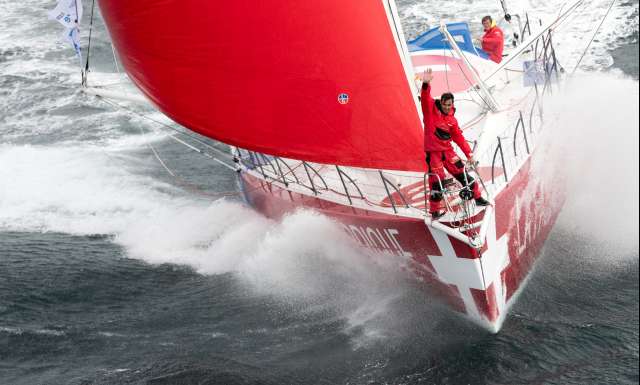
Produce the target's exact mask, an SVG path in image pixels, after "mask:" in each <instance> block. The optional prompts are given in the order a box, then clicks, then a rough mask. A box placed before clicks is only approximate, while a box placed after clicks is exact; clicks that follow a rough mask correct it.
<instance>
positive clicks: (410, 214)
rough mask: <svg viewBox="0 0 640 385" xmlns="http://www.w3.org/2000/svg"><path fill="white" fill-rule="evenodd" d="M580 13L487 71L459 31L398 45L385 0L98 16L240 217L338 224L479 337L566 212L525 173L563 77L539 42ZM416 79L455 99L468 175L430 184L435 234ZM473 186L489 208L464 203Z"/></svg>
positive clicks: (197, 6) (549, 182)
mask: <svg viewBox="0 0 640 385" xmlns="http://www.w3.org/2000/svg"><path fill="white" fill-rule="evenodd" d="M581 4H582V1H577V2H575V3H573V4H570V5H569V6H568V7H566V8H565V9H564V10H563V11H562V12H561V13H559V14H558V15H557V17H556V18H555V19H553V20H551V21H550V22H548V23H547V24H545V25H542V26H539V27H538V28H534V26H533V25H532V24H531V23H529V21H528V16H526V17H525V16H523V17H522V18H520V20H521V23H520V24H519V25H518V26H517V30H518V35H517V37H516V38H515V43H516V45H515V47H512V48H511V49H510V52H508V53H507V56H506V57H505V58H504V59H503V60H502V62H501V63H500V64H497V63H495V62H493V61H491V60H488V59H487V57H486V55H485V54H484V53H483V52H482V51H481V50H479V49H478V48H477V47H475V46H474V45H473V41H472V39H471V33H470V31H469V28H468V26H467V25H466V24H465V23H454V24H442V25H440V26H439V27H436V28H434V29H432V30H430V31H427V32H425V33H424V34H422V35H420V36H419V37H417V38H416V39H414V40H412V41H410V42H407V41H406V39H405V37H404V34H403V32H402V26H401V25H400V23H399V17H398V14H397V10H396V7H395V4H394V2H393V1H389V0H384V1H376V2H372V3H370V4H368V5H367V6H365V7H363V6H362V5H360V4H355V3H350V2H346V3H345V2H342V1H337V0H325V1H322V2H318V3H312V2H302V3H299V2H295V3H285V2H281V1H272V2H271V1H270V2H267V3H265V2H260V3H259V4H255V7H254V9H253V12H251V13H246V11H245V9H246V4H241V3H239V2H230V3H229V4H218V3H216V4H209V3H204V4H203V3H201V2H192V1H181V2H177V1H166V2H163V3H161V4H155V3H154V5H153V6H151V5H150V4H149V2H148V1H136V2H130V1H124V0H112V1H108V2H104V1H103V2H99V5H100V8H101V11H102V14H103V17H104V19H105V22H106V25H107V27H108V30H109V33H110V35H111V38H112V41H113V45H114V47H115V50H116V51H117V53H118V57H119V59H120V61H121V63H122V65H123V68H124V69H125V71H126V72H127V74H128V76H129V78H130V79H131V81H132V82H133V83H134V84H135V85H136V86H137V87H138V88H139V89H140V90H141V91H142V93H143V94H144V96H145V97H146V98H147V99H148V100H150V101H151V102H152V103H153V104H154V105H155V106H156V107H157V108H158V109H159V110H160V111H161V112H163V113H164V114H165V115H166V116H168V117H170V118H171V119H173V120H174V121H176V122H177V123H179V124H181V125H182V126H184V127H186V128H187V129H189V130H192V131H195V132H197V133H199V134H202V135H204V136H206V137H209V138H212V139H215V140H219V141H221V142H224V143H227V144H229V145H230V146H231V151H232V155H233V159H234V162H235V164H234V166H233V167H234V168H235V170H237V171H238V178H239V181H240V183H241V186H242V190H243V193H244V195H245V198H246V200H247V202H248V203H249V204H250V205H251V206H253V207H255V208H256V209H257V210H258V211H260V212H262V213H264V214H265V215H267V216H269V217H280V216H282V215H285V214H287V213H289V212H292V211H293V210H296V209H299V208H311V209H314V210H316V211H319V212H322V213H323V214H326V215H328V216H330V217H332V218H335V219H336V220H337V221H339V222H340V223H342V225H343V227H344V229H345V231H346V232H347V233H348V234H349V235H350V236H352V237H353V238H354V239H355V240H356V241H357V242H358V243H360V244H361V245H362V246H363V247H366V248H370V249H373V250H376V251H379V252H383V253H387V254H391V255H395V256H396V257H397V258H399V259H400V260H401V261H402V262H403V263H404V264H405V265H406V266H407V267H408V271H410V272H411V274H412V276H413V277H415V278H417V279H419V280H421V281H423V282H425V283H426V284H428V286H429V287H430V288H432V289H433V290H432V292H437V293H438V294H440V295H441V296H442V298H444V299H445V300H446V301H447V302H448V303H450V304H451V307H452V308H453V309H455V310H457V311H460V312H461V313H464V314H466V315H467V316H468V317H469V318H470V319H472V320H473V321H475V322H477V323H479V324H481V325H483V326H485V327H486V328H488V329H489V330H491V331H493V332H497V331H498V330H499V329H500V327H501V325H502V322H503V320H504V318H505V316H506V314H507V311H508V308H509V306H510V305H511V304H512V303H513V302H514V300H515V298H516V297H517V295H516V294H517V292H518V291H519V290H520V289H521V288H522V287H523V285H524V282H525V281H526V278H527V276H528V275H529V273H530V272H531V270H532V267H533V264H534V262H535V257H536V256H537V255H538V253H539V251H540V248H541V247H542V245H543V243H544V240H545V239H546V237H547V235H548V233H549V231H550V229H551V227H552V226H553V223H554V222H555V219H556V217H557V215H558V213H559V211H560V209H561V207H562V202H563V200H564V198H563V188H562V183H560V182H559V181H558V180H557V178H558V177H557V176H555V175H554V173H555V171H554V168H553V167H545V168H544V169H543V170H539V169H537V168H536V164H535V159H536V157H540V150H539V149H538V146H537V143H538V138H539V136H540V131H541V129H542V121H543V111H542V106H543V99H544V98H545V97H546V95H548V93H549V92H550V91H551V90H552V88H553V87H554V82H557V81H558V80H559V79H560V78H561V67H560V64H559V63H558V61H557V58H556V55H555V50H554V45H553V40H552V36H553V30H554V28H555V27H557V26H558V25H560V23H562V22H563V21H564V20H565V19H566V17H567V16H568V15H569V14H570V13H571V12H572V11H574V10H575V9H576V8H577V7H578V6H580V5H581ZM176 9H180V10H181V11H180V17H179V18H176V17H174V12H175V10H176ZM292 14H294V15H296V16H297V17H294V18H292V17H291V15H292ZM354 20H358V21H362V22H358V23H354ZM185 25H186V26H188V28H184V27H185ZM265 31H269V32H268V33H265ZM427 68H429V69H431V70H432V71H434V75H435V78H434V80H433V84H432V92H433V95H440V94H441V93H442V92H445V91H447V92H451V93H453V94H454V95H455V100H456V108H457V111H459V113H457V115H456V116H457V118H458V120H459V121H460V123H461V127H462V129H463V131H464V134H465V137H466V138H467V139H468V140H469V141H470V144H471V145H472V147H473V153H474V159H475V160H476V161H477V164H469V165H468V166H467V167H466V171H465V180H466V183H459V182H458V181H455V180H453V179H450V178H445V179H443V180H440V181H439V183H440V184H441V186H442V189H443V195H444V204H445V206H446V209H447V210H446V214H445V215H444V216H442V217H440V218H437V219H434V218H433V217H432V215H431V214H430V210H429V205H430V204H432V202H429V199H428V196H429V195H430V194H431V192H432V191H431V190H432V186H431V185H430V184H429V183H428V177H429V175H428V174H429V173H428V172H427V171H428V170H427V169H426V164H425V160H424V150H423V126H422V123H421V122H422V118H423V116H422V112H421V109H420V102H421V101H420V100H419V87H418V85H417V84H416V82H415V79H416V74H420V73H422V72H423V71H424V70H425V69H427ZM87 69H88V68H87ZM86 74H87V73H86V72H85V75H86ZM84 84H85V90H86V91H87V92H89V93H92V94H96V95H100V96H102V97H105V98H118V97H120V96H122V95H121V94H119V93H118V92H114V91H111V90H109V89H108V88H100V87H93V85H92V84H88V83H87V82H84ZM90 86H91V87H90ZM125 98H128V99H133V98H132V97H131V96H125ZM472 180H476V183H479V184H480V185H481V186H482V192H483V194H484V196H486V197H487V198H488V199H489V201H490V202H491V203H492V204H491V205H490V206H486V207H481V206H478V205H476V204H475V202H474V200H473V199H469V190H470V186H471V181H472Z"/></svg>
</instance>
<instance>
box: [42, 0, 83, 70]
mask: <svg viewBox="0 0 640 385" xmlns="http://www.w3.org/2000/svg"><path fill="white" fill-rule="evenodd" d="M47 14H48V16H49V19H50V20H56V21H58V22H59V23H60V24H62V25H63V26H64V27H65V30H64V32H63V33H62V38H63V39H64V40H66V41H68V42H69V43H70V44H71V45H72V46H73V49H74V50H75V51H76V55H77V56H78V58H80V62H82V52H81V50H80V28H79V26H80V21H81V20H82V1H81V0H58V5H56V7H55V8H54V9H52V10H51V11H49V12H48V13H47Z"/></svg>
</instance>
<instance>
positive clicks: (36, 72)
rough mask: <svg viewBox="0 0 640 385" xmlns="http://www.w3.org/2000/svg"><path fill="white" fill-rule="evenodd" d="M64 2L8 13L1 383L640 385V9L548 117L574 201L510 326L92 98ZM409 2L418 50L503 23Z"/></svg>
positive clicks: (608, 37)
mask: <svg viewBox="0 0 640 385" xmlns="http://www.w3.org/2000/svg"><path fill="white" fill-rule="evenodd" d="M508 4H509V6H510V11H511V12H512V13H514V10H515V12H517V10H519V9H525V8H526V9H534V10H536V12H539V13H541V14H543V15H545V14H546V15H549V14H552V13H554V12H556V11H557V9H559V7H560V6H561V2H560V1H557V0H549V1H544V2H543V1H534V0H532V1H527V2H525V1H518V2H509V3H508ZM53 6H54V2H53V1H44V0H24V1H20V2H17V1H10V0H0V14H1V15H2V20H3V23H2V24H3V27H2V28H1V29H0V384H29V385H31V384H637V383H638V382H639V376H638V359H639V357H638V322H639V320H638V310H639V309H638V280H639V278H638V200H639V199H638V1H637V0H635V1H633V0H632V1H620V2H616V3H615V4H614V6H613V8H612V10H611V12H610V14H609V15H608V16H607V19H605V22H604V23H603V26H602V28H601V30H600V31H599V33H598V35H596V38H595V39H594V41H593V44H591V46H590V47H589V50H588V51H587V55H586V56H585V58H584V59H583V61H582V62H581V66H580V68H579V71H578V74H577V75H576V77H575V78H574V79H573V80H572V81H571V82H569V83H568V84H569V85H568V86H567V87H566V89H564V90H563V91H562V92H561V93H559V94H557V95H556V99H555V102H553V103H552V105H551V106H550V107H549V109H550V111H552V113H554V112H555V114H556V116H555V118H554V119H552V120H551V121H552V122H554V123H555V126H554V128H553V129H554V130H557V132H558V134H557V135H551V138H552V142H553V143H549V144H548V145H549V146H555V147H556V148H558V149H560V150H561V152H562V153H563V155H564V156H563V157H562V158H561V159H562V160H561V161H558V162H554V163H550V165H549V167H557V168H561V169H563V170H564V171H565V172H566V175H567V181H568V193H569V194H568V198H567V202H566V205H565V207H564V209H563V211H562V213H561V215H560V218H559V219H558V222H557V223H556V225H555V227H554V229H553V231H552V233H551V235H550V236H549V238H548V240H547V242H546V244H545V247H544V249H543V251H542V253H541V255H540V257H539V262H538V263H537V265H536V269H535V271H534V272H533V274H532V275H531V277H530V279H529V282H528V285H527V287H526V289H525V290H524V291H523V292H522V294H521V296H520V298H519V300H518V302H517V303H516V304H515V306H514V307H513V308H512V309H511V311H510V314H509V315H508V317H507V319H506V321H505V324H504V326H503V329H502V330H501V332H500V333H499V334H496V335H493V334H489V333H487V332H486V331H484V330H482V329H480V328H478V327H476V326H474V325H473V324H471V323H469V322H467V321H466V320H465V319H463V318H461V317H460V316H458V315H456V314H453V313H452V312H450V311H448V310H447V309H446V308H445V307H444V306H443V305H441V304H439V303H438V302H437V301H435V300H431V299H430V298H429V297H428V296H425V293H424V291H423V290H422V289H421V288H420V287H417V286H416V285H415V284H413V283H412V282H407V280H406V279H405V277H404V275H403V274H400V273H399V272H398V270H397V268H396V266H394V265H393V263H389V261H388V260H385V259H384V258H380V257H376V256H370V255H366V253H364V252H363V251H362V250H360V249H358V248H357V247H356V246H355V245H353V244H352V243H351V241H350V240H348V239H346V237H345V236H344V235H343V234H342V232H341V231H340V229H339V228H337V227H336V226H335V224H333V223H332V222H331V221H330V220H328V219H327V218H323V217H321V216H319V215H317V214H314V213H312V212H306V211H301V212H297V213H294V214H292V215H290V216H288V217H286V218H285V219H283V220H282V221H277V222H276V221H271V220H268V219H265V218H264V217H262V216H260V215H259V214H258V213H256V212H254V211H252V210H251V209H250V208H249V207H247V206H245V204H244V203H243V201H242V199H241V197H240V195H239V190H238V188H237V184H236V180H235V176H234V174H233V173H230V172H228V170H226V169H225V168H224V167H222V166H220V165H218V164H217V163H215V162H211V161H209V160H207V159H206V158H203V157H201V156H200V155H198V154H197V153H192V152H190V151H187V150H185V148H184V147H182V146H180V145H178V144H176V143H175V142H173V141H171V140H169V139H168V137H167V132H166V131H163V130H162V129H161V127H159V126H158V125H156V124H154V123H153V122H151V121H149V120H147V119H144V118H141V117H140V116H139V115H136V114H132V113H130V112H129V111H126V110H122V109H119V108H115V107H114V106H112V105H109V104H106V103H104V102H101V101H99V100H97V99H94V98H92V97H89V96H87V95H84V94H82V93H81V92H79V88H78V83H79V70H78V63H77V59H75V58H74V57H73V53H72V51H71V50H70V49H69V47H67V46H66V45H65V44H64V43H63V42H61V41H60V38H59V34H60V28H59V26H58V25H57V24H55V23H54V22H51V21H48V20H47V19H46V10H48V9H51V8H53ZM89 6H90V4H89V2H85V16H86V17H85V20H84V28H83V42H84V43H86V38H87V36H86V33H87V32H88V19H89V18H88V15H89ZM398 6H399V11H400V14H401V17H402V20H403V25H404V28H405V32H406V35H407V38H410V37H413V36H415V35H416V34H417V33H419V32H420V31H422V30H424V29H426V28H427V27H429V26H433V25H435V24H436V23H437V21H438V20H439V18H441V17H443V18H445V19H449V20H454V18H455V19H456V20H469V21H471V22H472V25H474V27H473V28H474V33H479V29H480V28H479V21H478V20H479V18H480V17H481V16H483V15H484V14H494V15H495V14H499V11H500V9H499V2H493V1H488V0H481V1H473V2H471V1H465V2H445V1H441V0H437V1H432V2H428V3H427V2H422V1H420V2H418V1H415V0H398ZM608 6H609V2H608V1H600V0H597V1H592V2H589V3H588V4H587V6H586V7H585V8H584V10H583V11H582V13H580V14H579V15H577V16H575V17H573V18H572V19H571V21H570V23H569V24H567V25H566V26H565V27H563V28H562V29H561V30H560V31H559V32H558V33H559V34H560V35H561V37H560V38H558V39H556V42H557V45H558V47H557V49H558V52H559V55H560V60H561V61H562V62H563V63H564V66H565V68H567V69H569V70H571V69H572V68H573V66H575V64H576V63H577V60H578V58H579V56H580V54H581V51H582V50H584V48H583V47H585V46H586V43H587V41H588V40H589V38H590V36H591V35H590V34H591V31H593V29H594V28H595V27H596V26H597V23H598V21H599V20H600V18H601V17H602V16H603V15H604V14H605V12H606V11H607V8H608ZM436 10H437V11H436ZM436 12H438V13H436ZM474 21H475V23H474ZM363 22H365V21H363ZM577 38H580V39H579V40H575V39H577ZM571 39H574V40H571ZM570 41H573V43H569V42H570ZM576 41H579V43H576ZM92 47H93V49H92V63H93V68H94V70H95V71H103V72H104V71H113V70H114V68H113V67H114V66H113V59H112V56H111V55H112V53H111V47H110V45H109V38H108V34H107V33H106V30H105V28H104V25H103V24H102V22H101V19H100V16H99V14H98V15H97V17H96V19H95V23H94V30H93V38H92ZM554 109H555V110H554ZM148 114H152V113H151V112H148ZM153 116H155V115H153ZM151 146H153V149H155V150H156V151H157V152H158V153H159V154H160V156H161V158H162V159H163V161H164V162H165V164H166V166H167V167H168V168H170V169H171V170H172V171H173V172H174V174H175V175H177V176H176V177H174V176H171V175H170V174H169V173H168V172H167V171H166V169H165V168H164V167H163V166H162V165H161V164H160V163H159V162H158V161H157V159H156V158H155V156H154V155H153V153H152V150H151Z"/></svg>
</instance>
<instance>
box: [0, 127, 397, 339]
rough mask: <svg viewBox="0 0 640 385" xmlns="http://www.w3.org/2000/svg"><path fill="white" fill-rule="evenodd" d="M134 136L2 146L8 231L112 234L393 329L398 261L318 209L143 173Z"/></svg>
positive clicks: (371, 328) (134, 246) (308, 305)
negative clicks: (255, 200) (267, 213)
mask: <svg viewBox="0 0 640 385" xmlns="http://www.w3.org/2000/svg"><path fill="white" fill-rule="evenodd" d="M138 140H139V139H138ZM132 142H133V143H134V144H135V143H136V142H137V140H133V141H132V139H131V137H129V138H124V139H123V140H122V141H121V142H118V143H112V144H113V146H112V148H108V147H94V146H84V147H82V146H68V147H64V146H48V147H40V146H2V147H0V164H3V165H6V167H3V168H1V169H0V179H1V180H7V181H11V183H6V184H2V185H0V229H2V230H3V231H29V232H40V231H43V232H64V233H69V234H74V235H93V234H110V235H113V236H114V241H115V242H116V243H118V244H120V245H122V246H123V247H124V250H125V252H126V255H127V256H128V257H131V258H137V259H141V260H144V261H146V262H149V263H154V264H161V263H173V264H183V265H188V266H191V267H193V268H194V269H195V270H197V271H198V272H200V273H202V274H207V275H211V274H225V273H233V274H235V275H236V276H237V277H238V278H240V279H241V280H242V281H243V282H245V283H246V284H247V285H248V286H249V287H250V288H252V289H253V290H257V291H259V292H260V293H263V294H269V295H274V296H276V297H277V298H280V299H282V300H284V301H287V302H290V303H291V304H292V305H293V306H296V307H297V308H299V309H301V311H327V312H329V313H332V314H334V313H336V312H337V314H340V315H341V317H343V318H345V319H346V321H347V325H348V328H349V329H350V330H355V329H354V328H356V329H358V330H359V331H358V333H359V332H360V331H362V330H361V329H362V328H364V330H366V331H365V332H364V333H365V334H366V335H368V336H369V337H370V338H374V337H376V338H377V337H380V336H382V335H385V334H386V333H387V332H388V331H389V330H392V329H394V328H392V327H387V326H388V325H390V324H393V322H394V318H393V317H390V316H389V311H388V310H389V307H390V306H392V305H393V303H394V301H395V300H396V299H398V298H400V297H401V296H402V294H403V293H404V292H405V291H406V290H407V288H408V286H407V285H408V283H407V282H406V279H405V275H404V274H403V273H401V272H400V266H399V264H400V261H397V259H396V258H394V257H390V256H372V255H367V253H365V252H363V250H361V249H360V248H359V247H358V246H357V245H355V243H354V242H353V240H351V239H350V238H348V236H347V235H346V234H345V233H344V232H343V230H342V229H341V227H340V226H338V225H337V224H336V223H334V222H332V221H331V220H329V219H328V218H326V217H323V216H320V215H318V214H316V213H313V212H309V211H300V212H297V213H294V214H292V215H290V216H288V217H286V218H284V219H283V220H282V221H280V222H273V221H270V220H268V219H266V218H264V217H263V216H261V215H259V214H257V213H256V212H254V211H253V210H251V209H249V208H247V207H246V206H244V205H243V204H241V203H238V202H233V201H226V200H218V201H214V202H210V201H205V200H202V199H200V198H198V197H195V196H190V195H188V194H186V193H185V192H183V191H180V190H177V189H176V188H174V187H172V186H170V185H167V184H165V183H162V182H159V181H158V180H154V179H152V178H150V177H147V176H145V175H141V174H139V173H136V172H135V170H136V168H140V167H143V166H144V165H143V164H141V161H140V160H139V159H136V158H132V157H130V156H128V155H126V152H125V153H123V152H122V149H123V148H127V147H128V146H130V145H131V143H132ZM142 163H143V162H142ZM368 339H369V338H368Z"/></svg>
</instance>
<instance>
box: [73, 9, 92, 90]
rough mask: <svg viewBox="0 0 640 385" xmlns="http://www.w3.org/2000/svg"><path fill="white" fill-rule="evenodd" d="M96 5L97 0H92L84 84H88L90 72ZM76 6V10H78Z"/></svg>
mask: <svg viewBox="0 0 640 385" xmlns="http://www.w3.org/2000/svg"><path fill="white" fill-rule="evenodd" d="M95 6H96V0H92V1H91V19H90V20H89V42H88V43H87V59H86V60H85V65H84V71H83V73H82V85H83V86H85V87H86V86H87V73H88V72H89V56H90V55H91V33H92V32H93V10H94V8H95ZM77 9H78V8H77V6H76V12H77Z"/></svg>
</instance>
